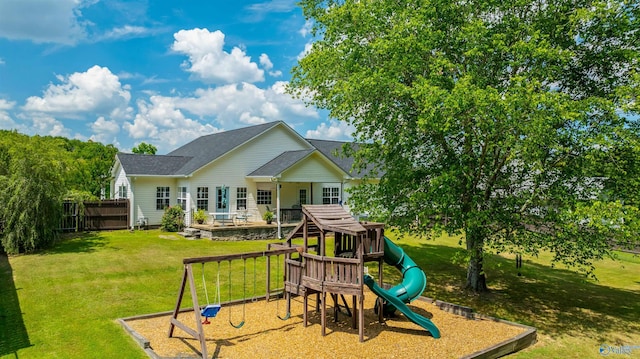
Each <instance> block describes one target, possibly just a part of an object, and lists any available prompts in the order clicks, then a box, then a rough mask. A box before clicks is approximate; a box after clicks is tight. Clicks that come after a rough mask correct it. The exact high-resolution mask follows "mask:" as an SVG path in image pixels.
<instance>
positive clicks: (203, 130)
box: [123, 96, 219, 152]
mask: <svg viewBox="0 0 640 359" xmlns="http://www.w3.org/2000/svg"><path fill="white" fill-rule="evenodd" d="M123 128H124V129H125V130H126V131H128V133H129V136H130V137H132V138H134V139H138V140H140V139H144V140H146V141H149V142H153V143H155V144H156V147H158V151H159V152H167V151H169V150H172V149H174V148H176V147H178V146H180V145H182V144H184V143H186V142H188V141H190V140H192V139H194V138H197V137H200V136H203V135H206V134H210V133H214V132H218V131H219V129H218V128H216V127H214V126H212V125H210V124H201V123H199V122H198V121H195V120H192V119H190V118H187V117H185V115H184V114H183V113H182V111H180V110H179V109H177V108H176V107H175V104H174V99H173V98H170V97H163V96H151V98H150V103H149V102H146V101H143V100H140V101H138V113H137V115H136V117H135V119H134V120H133V122H125V124H124V126H123Z"/></svg>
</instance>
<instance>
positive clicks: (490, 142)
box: [289, 0, 640, 291]
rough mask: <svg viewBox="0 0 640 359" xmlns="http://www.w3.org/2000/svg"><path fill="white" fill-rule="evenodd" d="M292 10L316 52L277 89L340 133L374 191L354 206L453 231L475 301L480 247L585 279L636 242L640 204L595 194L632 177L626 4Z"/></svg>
mask: <svg viewBox="0 0 640 359" xmlns="http://www.w3.org/2000/svg"><path fill="white" fill-rule="evenodd" d="M300 5H301V7H302V9H303V12H304V15H305V16H306V18H307V19H308V20H310V21H311V23H312V25H313V28H312V34H313V36H314V40H315V41H314V42H313V45H312V47H311V49H310V50H309V52H308V53H307V54H306V55H305V56H304V58H302V59H301V60H300V61H299V63H298V65H297V66H295V67H294V69H293V77H292V80H291V82H290V87H289V91H290V92H291V93H293V94H295V95H297V96H299V97H301V98H303V99H306V100H307V101H308V103H310V104H312V105H315V106H318V107H320V108H324V109H327V110H328V111H329V115H330V116H331V117H333V118H336V119H338V120H341V121H345V122H347V123H348V124H350V125H351V126H352V127H353V128H354V130H355V132H354V140H355V141H357V142H359V143H363V144H364V145H363V146H360V147H359V148H360V150H359V151H357V152H356V153H354V154H353V155H354V156H355V158H356V168H364V166H367V165H370V164H374V165H375V166H376V168H377V170H378V172H377V173H378V174H379V177H380V181H379V183H377V184H368V185H367V184H365V185H363V186H361V187H359V188H358V189H356V190H355V191H354V193H353V195H352V197H351V198H352V199H351V201H352V203H350V204H351V206H353V207H354V208H356V209H358V208H359V209H366V210H369V211H372V210H373V211H375V212H377V213H379V214H381V215H383V216H384V217H385V220H387V222H388V223H389V224H391V225H395V226H398V228H400V229H401V230H403V231H411V232H417V233H422V234H425V235H429V234H430V233H432V230H434V229H436V230H445V231H447V232H449V233H464V236H465V237H464V238H465V242H466V248H467V253H468V259H469V264H468V270H467V287H468V288H471V289H473V290H475V291H483V290H485V289H486V288H487V287H486V276H485V272H484V269H483V258H484V255H485V251H486V250H487V249H493V250H496V251H508V252H512V253H531V254H537V253H538V252H539V251H540V250H543V249H544V250H550V251H552V252H553V253H554V255H555V257H554V260H555V261H557V262H561V263H564V264H566V265H568V266H577V268H578V269H580V270H583V271H585V272H587V273H592V271H593V261H594V260H597V259H599V258H602V257H603V256H607V255H609V254H610V253H611V241H614V242H617V243H619V244H622V245H626V246H632V245H634V244H636V243H638V242H637V241H638V239H637V237H636V236H635V235H636V234H637V219H636V217H637V207H635V206H633V205H637V200H634V201H633V202H629V201H627V202H624V201H623V200H624V198H615V197H614V196H605V194H606V193H607V191H605V189H607V188H608V189H609V191H608V193H612V191H611V190H610V189H611V188H612V187H613V186H615V185H616V184H617V185H620V184H623V183H624V178H625V176H624V174H623V170H626V171H627V173H630V174H634V175H635V174H637V173H638V172H637V170H638V168H637V161H635V160H634V159H633V158H632V155H633V154H634V153H636V152H637V147H634V146H636V145H635V144H637V139H638V134H637V132H636V131H634V128H635V123H634V122H635V121H637V119H638V110H639V104H638V102H637V95H638V88H640V75H639V73H638V69H640V64H639V55H638V54H639V47H640V32H639V31H638V30H637V29H638V28H640V26H639V25H640V24H639V23H638V18H639V16H638V15H640V7H638V5H637V2H635V1H626V0H625V1H591V0H547V1H538V0H518V1H507V2H505V1H487V0H482V1H476V0H470V1H441V0H413V1H390V0H382V1H380V0H375V1H374V0H340V1H337V0H302V1H301V2H300ZM620 139H625V142H624V143H625V145H624V146H623V145H620V143H619V142H618V140H620ZM632 148H633V149H634V150H633V151H636V152H630V149H632ZM346 150H348V149H346ZM619 159H626V160H625V161H624V163H622V164H620V165H615V166H614V165H611V166H606V167H607V168H606V169H604V168H602V163H601V162H599V161H604V160H608V161H618V160H619ZM598 163H600V167H599V165H598ZM624 166H627V167H626V169H625V168H623V167H624ZM375 176H376V175H375V174H374V175H372V177H375ZM633 181H637V178H634V179H633ZM628 188H630V187H628Z"/></svg>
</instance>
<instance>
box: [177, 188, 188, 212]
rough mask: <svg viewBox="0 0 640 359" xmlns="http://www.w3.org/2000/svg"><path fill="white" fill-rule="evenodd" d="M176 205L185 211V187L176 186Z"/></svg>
mask: <svg viewBox="0 0 640 359" xmlns="http://www.w3.org/2000/svg"><path fill="white" fill-rule="evenodd" d="M177 202H178V205H179V206H180V207H181V208H182V209H183V210H186V209H187V187H186V186H178V199H177Z"/></svg>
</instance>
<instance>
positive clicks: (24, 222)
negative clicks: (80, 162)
mask: <svg viewBox="0 0 640 359" xmlns="http://www.w3.org/2000/svg"><path fill="white" fill-rule="evenodd" d="M8 137H9V136H8ZM59 150H60V149H59V148H58V147H56V146H52V142H51V141H49V140H47V139H44V138H41V137H33V138H29V137H27V136H24V135H18V134H17V133H13V136H11V138H8V139H7V138H5V139H3V141H0V153H3V154H4V155H3V156H2V160H3V163H2V165H3V166H6V167H4V168H8V171H7V172H5V173H2V172H0V202H1V203H2V206H0V222H2V223H3V231H2V233H0V242H1V243H2V247H3V249H4V251H6V252H7V253H10V254H11V253H21V252H32V251H35V250H37V249H40V248H43V247H45V246H47V245H48V244H50V243H52V242H53V241H54V240H55V239H56V238H57V236H58V228H59V225H60V219H61V216H62V197H63V195H64V193H65V184H64V173H65V171H66V168H65V163H66V161H63V160H61V158H60V156H59V154H60V152H59Z"/></svg>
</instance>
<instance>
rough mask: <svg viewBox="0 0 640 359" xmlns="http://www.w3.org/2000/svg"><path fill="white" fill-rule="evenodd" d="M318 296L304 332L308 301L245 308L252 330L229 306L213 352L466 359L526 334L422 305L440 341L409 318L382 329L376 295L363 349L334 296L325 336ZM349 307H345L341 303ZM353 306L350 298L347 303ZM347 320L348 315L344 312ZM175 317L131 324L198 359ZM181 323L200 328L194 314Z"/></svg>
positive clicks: (176, 352)
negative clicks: (336, 310) (175, 324)
mask: <svg viewBox="0 0 640 359" xmlns="http://www.w3.org/2000/svg"><path fill="white" fill-rule="evenodd" d="M313 298H315V296H310V297H309V299H310V300H309V325H308V326H307V327H306V328H305V327H304V326H303V320H302V317H303V306H302V298H301V297H300V298H294V299H293V300H292V303H291V317H290V318H289V319H288V320H285V321H283V320H280V319H279V318H278V314H279V315H280V316H284V314H285V306H286V303H285V301H284V300H278V301H273V300H272V301H270V302H266V301H264V300H260V301H256V302H251V301H248V302H247V303H246V307H245V308H244V310H245V311H246V317H245V325H244V326H242V328H240V329H236V328H234V327H233V326H231V325H230V324H229V314H230V313H229V312H231V319H232V321H233V323H235V324H237V323H239V322H240V321H241V320H242V315H243V307H242V304H239V305H233V306H224V305H223V308H222V309H221V311H220V313H218V315H217V317H215V318H210V322H211V324H209V325H205V326H204V329H205V333H206V338H207V350H208V352H209V356H210V357H215V358H251V357H260V358H330V357H332V358H335V357H339V358H410V357H419V358H425V359H426V358H461V357H464V356H467V355H470V354H472V353H475V352H477V351H480V350H484V349H487V348H489V347H491V346H493V345H496V344H499V343H501V342H504V341H506V340H509V339H511V338H514V337H516V336H517V335H519V334H522V333H524V332H525V331H526V328H524V327H520V326H514V325H510V324H507V323H504V322H498V321H494V320H487V319H467V318H465V317H462V316H459V315H455V314H451V313H448V312H446V311H443V310H441V309H439V308H438V307H437V306H436V305H435V304H433V303H430V302H426V301H420V300H416V301H414V302H412V303H411V304H410V305H409V307H410V308H411V309H412V310H413V311H414V312H416V313H418V314H420V315H423V316H424V317H427V318H430V319H431V320H432V321H433V322H434V323H435V324H436V325H437V326H438V328H439V329H440V333H441V336H442V337H441V338H439V339H434V338H433V337H431V335H430V334H429V333H428V332H427V331H425V330H424V329H422V328H421V327H419V326H418V325H416V324H414V323H412V322H410V321H409V320H408V319H406V318H405V317H404V316H403V315H402V314H399V313H398V314H397V315H396V317H394V318H388V319H387V320H386V321H385V323H384V324H380V323H379V322H378V316H377V314H375V313H374V309H373V308H374V303H375V299H376V296H375V295H373V294H372V293H371V292H366V295H365V328H364V337H365V341H364V343H360V342H359V340H358V329H353V328H352V327H351V318H349V317H347V316H346V315H345V314H339V316H338V322H337V323H334V321H333V301H332V300H331V299H330V297H329V296H327V298H328V301H327V304H328V305H327V335H326V336H324V337H323V336H322V335H321V326H320V314H319V312H316V311H315V300H313ZM341 302H342V301H341ZM347 303H351V298H349V297H347ZM343 313H344V310H343ZM169 319H170V315H166V316H158V317H153V318H148V319H129V320H127V324H128V325H129V326H130V328H132V329H133V330H134V331H135V332H137V333H138V334H139V335H141V336H142V337H144V338H146V339H147V340H148V341H149V342H150V346H151V349H152V350H153V351H154V353H155V354H156V355H157V356H158V357H161V358H190V357H198V356H199V351H200V345H199V343H198V341H197V340H195V339H192V338H191V337H189V335H187V334H186V333H184V332H183V331H182V330H180V329H179V328H176V329H175V334H174V338H168V336H167V333H168V329H169ZM179 319H180V320H181V321H182V322H183V323H186V324H187V325H188V326H190V327H191V328H194V329H195V328H196V323H195V316H194V313H193V312H192V311H190V312H183V313H181V314H180V315H179Z"/></svg>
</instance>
